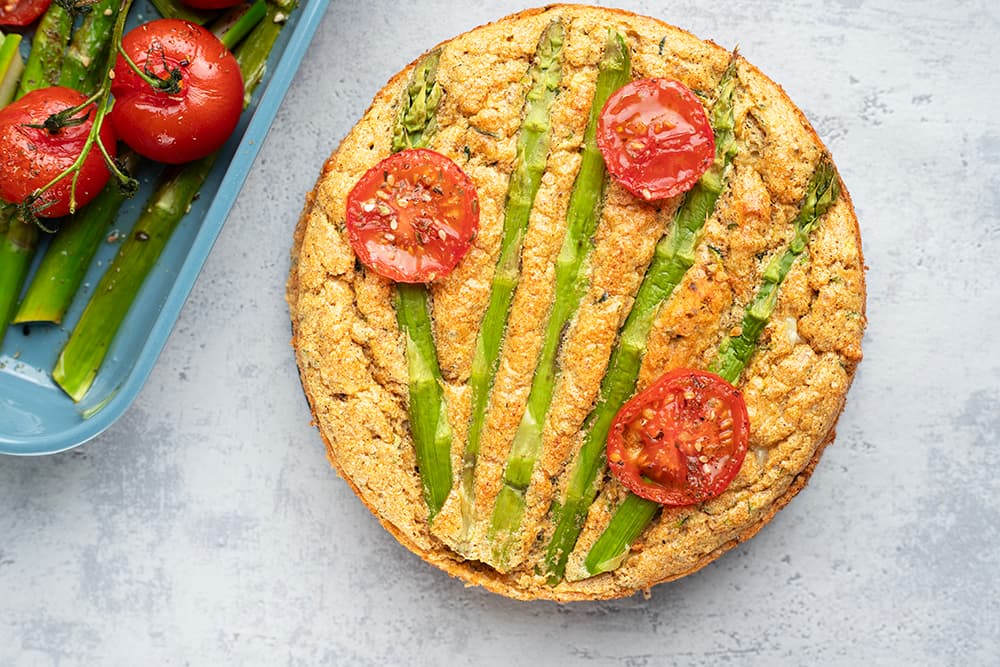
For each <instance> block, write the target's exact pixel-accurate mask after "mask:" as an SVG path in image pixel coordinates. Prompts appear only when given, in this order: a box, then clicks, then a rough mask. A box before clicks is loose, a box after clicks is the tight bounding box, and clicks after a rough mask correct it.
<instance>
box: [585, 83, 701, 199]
mask: <svg viewBox="0 0 1000 667" xmlns="http://www.w3.org/2000/svg"><path fill="white" fill-rule="evenodd" d="M597 146H598V148H600V150H601V155H603V156H604V162H605V164H606V165H607V167H608V172H609V173H610V174H611V175H612V177H614V179H615V180H617V181H618V182H619V183H620V184H621V185H623V186H624V187H625V188H626V189H627V190H628V191H629V192H631V193H632V194H634V195H635V196H636V197H640V198H642V199H644V200H646V201H654V200H658V199H667V198H668V197H673V196H675V195H678V194H681V193H682V192H687V191H688V190H690V189H691V188H692V187H693V186H694V184H695V183H696V182H697V181H698V179H699V178H701V175H702V174H704V173H705V171H706V170H707V169H708V167H709V166H710V165H711V164H712V161H713V159H714V158H715V135H714V134H713V132H712V126H711V124H710V123H709V121H708V116H707V115H706V114H705V109H704V107H703V106H702V104H701V102H700V101H699V100H698V97H697V96H696V95H695V94H694V93H693V92H691V90H690V89H689V88H687V87H686V86H685V85H684V84H682V83H680V82H678V81H674V80H673V79H637V80H635V81H632V82H630V83H628V84H626V85H625V86H623V87H622V88H620V89H619V90H618V91H617V92H615V93H614V94H613V95H612V96H611V97H609V98H608V101H607V103H605V105H604V108H603V109H602V110H601V115H600V117H599V119H598V125H597Z"/></svg>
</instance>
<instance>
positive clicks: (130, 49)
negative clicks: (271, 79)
mask: <svg viewBox="0 0 1000 667" xmlns="http://www.w3.org/2000/svg"><path fill="white" fill-rule="evenodd" d="M122 48H123V49H124V50H125V53H127V54H128V56H129V57H130V58H131V59H132V60H133V61H134V62H135V64H136V65H137V66H138V68H139V69H140V70H141V71H143V72H144V73H145V74H146V75H148V76H149V77H152V78H153V79H156V80H158V81H159V82H160V83H158V84H157V85H156V87H154V85H153V84H151V83H150V82H149V81H146V80H144V79H143V78H142V77H140V76H139V75H138V74H137V73H136V72H135V71H134V70H133V69H132V68H131V67H130V66H129V65H128V63H127V62H126V61H125V59H124V58H123V57H122V56H121V55H119V56H118V61H117V62H116V63H115V70H114V71H115V78H114V81H113V82H112V85H111V92H112V94H113V95H114V96H115V106H114V108H113V109H112V110H111V122H112V123H114V127H115V132H117V133H118V136H119V138H121V139H122V140H123V141H124V142H125V143H127V144H128V145H129V146H131V147H132V148H133V149H135V151H136V152H137V153H139V154H140V155H144V156H146V157H148V158H150V159H152V160H156V161H157V162H167V163H170V164H179V163H181V162H189V161H191V160H196V159H198V158H201V157H205V156H206V155H208V154H209V153H211V152H213V151H215V150H217V149H218V148H220V147H221V146H222V144H224V143H225V142H226V139H228V138H229V135H230V134H232V132H233V128H235V127H236V123H237V121H239V118H240V111H242V109H243V77H242V76H241V75H240V67H239V65H238V64H237V62H236V58H234V57H233V54H231V53H230V52H229V51H228V49H226V47H225V46H223V44H222V42H220V41H219V39H218V38H217V37H216V36H215V35H213V34H212V33H210V32H209V31H208V30H205V29H204V28H202V27H201V26H198V25H195V24H194V23H189V22H187V21H181V20H179V19H159V20H156V21H151V22H149V23H146V24H143V25H141V26H139V27H138V28H136V29H134V30H132V31H131V32H129V33H128V34H127V35H125V38H124V39H123V40H122ZM171 82H173V83H174V84H175V86H174V87H173V88H172V89H171V88H170V87H169V84H170V83H171Z"/></svg>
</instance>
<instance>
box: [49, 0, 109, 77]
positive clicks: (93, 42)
mask: <svg viewBox="0 0 1000 667" xmlns="http://www.w3.org/2000/svg"><path fill="white" fill-rule="evenodd" d="M120 9H121V6H120V3H119V1H118V0H98V2H96V3H94V5H92V6H91V10H90V12H88V13H87V15H86V16H85V17H84V19H83V22H82V23H81V24H80V27H79V28H77V29H76V30H75V31H74V32H73V39H72V41H71V42H70V44H69V47H68V48H67V49H66V55H65V58H64V59H63V64H62V72H61V73H60V74H59V85H60V86H68V87H69V88H73V89H75V90H79V91H80V92H82V93H83V94H84V95H90V94H91V93H93V92H94V91H95V90H97V88H98V86H100V84H101V78H102V75H103V74H104V72H105V71H106V66H107V61H108V54H109V53H110V51H111V40H110V39H109V35H110V34H111V31H112V29H113V28H114V25H115V20H116V19H117V18H118V12H119V10H120Z"/></svg>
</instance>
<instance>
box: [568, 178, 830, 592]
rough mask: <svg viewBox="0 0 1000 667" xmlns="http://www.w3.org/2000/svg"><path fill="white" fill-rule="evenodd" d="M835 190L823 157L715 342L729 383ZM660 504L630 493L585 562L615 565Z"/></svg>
mask: <svg viewBox="0 0 1000 667" xmlns="http://www.w3.org/2000/svg"><path fill="white" fill-rule="evenodd" d="M839 192H840V186H839V183H838V182H837V174H836V171H835V170H834V168H833V165H832V164H831V163H830V162H829V161H828V160H826V159H823V160H822V161H821V162H820V164H819V165H818V166H817V168H816V171H815V172H814V173H813V176H812V179H811V180H810V182H809V187H808V188H807V190H806V196H805V198H804V199H803V201H802V205H801V207H800V209H799V213H798V216H796V218H795V221H794V222H793V225H794V228H795V236H794V238H793V239H792V242H791V244H790V245H789V246H788V248H787V249H786V250H785V251H784V252H783V253H782V254H781V255H778V256H777V257H775V258H774V259H773V260H772V261H771V263H770V264H768V266H767V268H766V269H765V270H764V274H763V282H762V284H761V286H760V288H759V289H758V290H757V294H756V296H755V297H754V299H753V301H751V302H750V304H749V305H748V306H747V308H746V312H745V314H744V316H743V322H742V325H741V333H740V334H739V335H738V336H732V337H729V338H726V339H725V340H724V341H723V342H722V345H721V346H720V347H719V354H718V357H717V358H716V360H715V361H714V362H713V363H712V365H711V366H710V370H712V372H714V373H717V374H718V375H719V376H721V377H722V378H723V379H725V380H726V381H727V382H729V383H730V384H735V383H736V382H737V381H738V380H739V377H740V374H741V373H742V372H743V368H744V367H745V366H746V364H747V362H748V361H749V360H750V357H751V355H752V354H753V352H754V350H755V349H756V347H757V339H758V338H759V337H760V333H761V331H763V330H764V326H765V325H766V324H767V322H768V320H769V319H770V317H771V314H772V313H773V312H774V308H775V305H776V304H777V300H778V288H779V287H780V286H781V283H782V281H784V279H785V276H786V275H788V271H789V270H790V269H791V267H792V264H794V263H795V260H796V259H797V258H798V256H799V255H801V254H802V252H803V251H804V250H805V248H806V245H807V244H808V243H809V235H810V234H811V232H812V230H813V229H814V228H815V226H816V225H817V224H818V222H819V220H820V218H821V216H822V215H823V214H824V213H826V211H827V210H829V208H830V207H831V206H832V205H833V203H834V202H835V201H836V199H837V196H838V195H839ZM659 508H660V505H659V504H657V503H655V502H653V501H651V500H645V499H643V498H639V497H638V496H636V495H634V494H629V496H628V498H626V500H625V501H624V502H623V503H622V504H621V505H620V506H619V507H618V509H617V510H616V511H615V513H614V516H612V517H611V521H610V523H609V524H608V526H607V527H606V528H605V529H604V532H603V533H601V536H600V537H599V538H598V539H597V541H596V542H595V543H594V546H593V547H591V549H590V552H589V553H588V554H587V558H586V561H585V566H586V569H587V572H588V573H589V574H591V575H594V574H600V573H601V572H608V571H610V570H613V569H615V568H617V567H618V566H619V565H621V563H622V562H624V560H625V557H626V556H628V553H629V548H630V546H631V544H632V543H633V542H635V540H637V539H638V538H639V535H641V534H642V532H643V531H644V530H645V529H646V526H647V525H649V523H650V521H652V520H653V517H654V516H655V515H656V512H657V510H659Z"/></svg>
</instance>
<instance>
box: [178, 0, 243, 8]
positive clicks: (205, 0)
mask: <svg viewBox="0 0 1000 667" xmlns="http://www.w3.org/2000/svg"><path fill="white" fill-rule="evenodd" d="M243 1H244V0H181V2H183V3H184V4H185V5H187V6H188V7H194V8H195V9H226V8H228V7H235V6H236V5H238V4H240V3H241V2H243Z"/></svg>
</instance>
